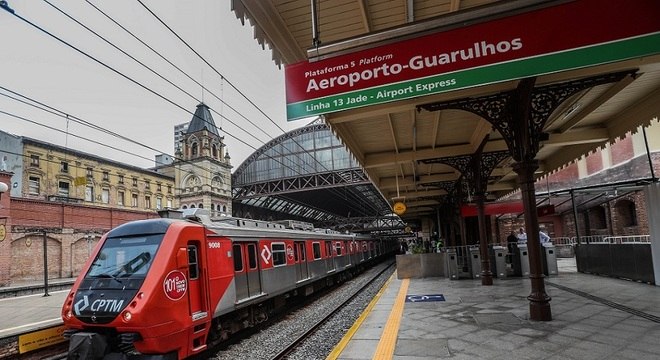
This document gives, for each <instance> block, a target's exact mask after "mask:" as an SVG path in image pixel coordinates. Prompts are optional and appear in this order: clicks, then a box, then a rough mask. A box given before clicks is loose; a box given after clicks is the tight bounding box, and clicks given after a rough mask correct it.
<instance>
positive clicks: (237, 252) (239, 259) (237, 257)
mask: <svg viewBox="0 0 660 360" xmlns="http://www.w3.org/2000/svg"><path fill="white" fill-rule="evenodd" d="M233 249H234V271H236V272H241V271H243V251H242V249H241V245H239V244H234V247H233Z"/></svg>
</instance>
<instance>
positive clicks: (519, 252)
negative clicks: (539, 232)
mask: <svg viewBox="0 0 660 360" xmlns="http://www.w3.org/2000/svg"><path fill="white" fill-rule="evenodd" d="M513 248H514V251H513V260H512V263H511V265H512V267H513V275H514V276H529V251H528V250H527V244H514V246H513Z"/></svg>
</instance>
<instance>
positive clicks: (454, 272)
mask: <svg viewBox="0 0 660 360" xmlns="http://www.w3.org/2000/svg"><path fill="white" fill-rule="evenodd" d="M447 276H448V277H449V278H450V279H451V280H458V255H457V254H456V249H453V248H448V249H447Z"/></svg>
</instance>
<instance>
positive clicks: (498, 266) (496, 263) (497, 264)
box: [490, 245, 506, 279]
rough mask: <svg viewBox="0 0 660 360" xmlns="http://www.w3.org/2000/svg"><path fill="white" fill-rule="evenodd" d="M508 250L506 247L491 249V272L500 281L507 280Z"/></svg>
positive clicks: (496, 246) (495, 246) (493, 247)
mask: <svg viewBox="0 0 660 360" xmlns="http://www.w3.org/2000/svg"><path fill="white" fill-rule="evenodd" d="M505 255H506V248H505V247H504V246H498V245H493V246H492V247H491V249H490V271H491V272H493V273H494V274H495V275H496V276H497V278H498V279H504V278H506V256H505Z"/></svg>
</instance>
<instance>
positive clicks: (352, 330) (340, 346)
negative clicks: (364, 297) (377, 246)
mask: <svg viewBox="0 0 660 360" xmlns="http://www.w3.org/2000/svg"><path fill="white" fill-rule="evenodd" d="M395 274H396V273H395ZM393 278H394V274H392V276H390V278H389V279H388V280H387V282H386V283H385V284H384V285H383V287H382V288H380V290H379V291H378V293H377V294H376V296H374V298H373V299H371V302H369V305H367V308H366V309H364V311H362V314H360V317H359V318H358V319H357V320H356V321H355V323H354V324H353V326H351V328H350V329H348V331H347V332H346V334H345V335H344V337H343V338H342V339H341V341H339V343H338V344H337V346H335V348H334V349H332V352H331V353H330V354H328V357H326V358H325V359H326V360H336V359H337V358H338V357H339V355H341V353H342V352H343V351H344V349H345V348H346V346H347V345H348V343H349V342H350V341H351V339H352V338H353V335H355V333H356V332H357V331H358V329H359V328H360V326H362V323H363V322H364V320H365V319H366V318H367V316H368V315H369V313H371V310H372V309H373V307H374V306H376V303H377V302H378V299H380V297H381V295H383V292H385V289H387V287H388V286H389V285H390V281H392V279H393Z"/></svg>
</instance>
